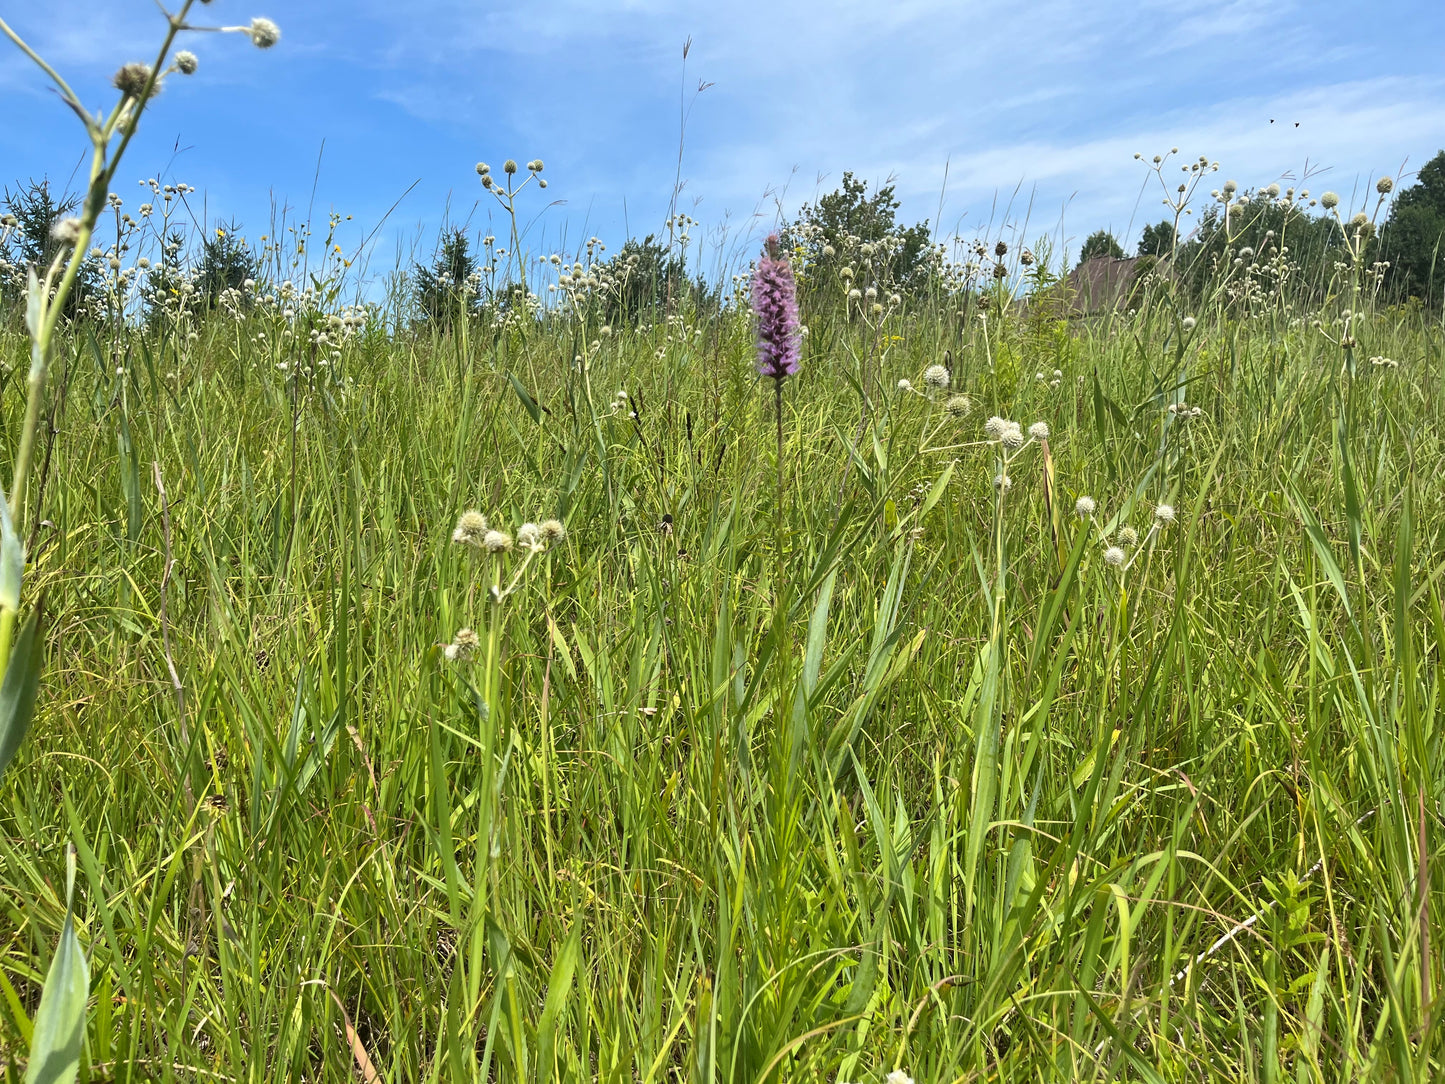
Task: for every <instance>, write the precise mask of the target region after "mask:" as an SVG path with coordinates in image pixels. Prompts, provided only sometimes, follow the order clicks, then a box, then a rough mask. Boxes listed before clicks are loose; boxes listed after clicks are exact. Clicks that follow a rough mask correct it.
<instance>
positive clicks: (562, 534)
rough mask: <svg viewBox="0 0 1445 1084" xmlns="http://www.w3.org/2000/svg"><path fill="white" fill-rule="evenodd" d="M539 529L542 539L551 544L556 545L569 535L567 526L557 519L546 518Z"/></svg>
mask: <svg viewBox="0 0 1445 1084" xmlns="http://www.w3.org/2000/svg"><path fill="white" fill-rule="evenodd" d="M537 530H538V531H539V532H541V535H542V541H543V542H545V543H547V545H549V546H555V545H557V544H558V543H559V542H561V541H563V540H564V539H565V538H566V537H567V528H566V527H564V526H562V521H561V520H557V519H544V520H543V521H542V522H541V524H540V525H539V526H538V528H537Z"/></svg>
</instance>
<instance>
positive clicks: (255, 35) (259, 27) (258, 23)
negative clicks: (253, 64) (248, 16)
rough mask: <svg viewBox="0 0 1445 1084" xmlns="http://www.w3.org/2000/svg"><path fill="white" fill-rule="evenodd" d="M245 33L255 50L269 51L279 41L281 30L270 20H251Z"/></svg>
mask: <svg viewBox="0 0 1445 1084" xmlns="http://www.w3.org/2000/svg"><path fill="white" fill-rule="evenodd" d="M246 33H247V34H248V35H249V36H250V38H251V44H252V45H254V46H255V47H256V48H257V49H269V48H271V46H273V45H275V44H276V43H277V42H278V41H280V40H281V28H280V27H279V26H277V25H276V24H275V23H273V22H272V21H271V20H270V19H252V20H251V25H250V26H249V27H247V28H246Z"/></svg>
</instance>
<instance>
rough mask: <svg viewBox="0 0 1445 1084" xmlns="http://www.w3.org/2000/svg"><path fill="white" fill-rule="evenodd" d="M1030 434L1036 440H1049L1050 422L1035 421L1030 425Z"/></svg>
mask: <svg viewBox="0 0 1445 1084" xmlns="http://www.w3.org/2000/svg"><path fill="white" fill-rule="evenodd" d="M1029 436H1031V437H1033V438H1034V440H1048V439H1049V423H1048V422H1034V424H1033V425H1031V426H1029Z"/></svg>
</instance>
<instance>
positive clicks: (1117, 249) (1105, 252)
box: [1079, 230, 1124, 263]
mask: <svg viewBox="0 0 1445 1084" xmlns="http://www.w3.org/2000/svg"><path fill="white" fill-rule="evenodd" d="M1100 256H1108V257H1110V258H1111V259H1115V260H1118V259H1122V258H1123V256H1124V246H1123V245H1121V244H1119V239H1118V238H1117V237H1115V236H1114V235H1113V234H1112V233H1110V232H1109V231H1108V230H1095V231H1094V232H1093V233H1091V234H1089V237H1088V239H1087V240H1086V241H1085V242H1084V247H1083V248H1081V249H1080V250H1079V262H1080V263H1084V262H1086V261H1088V260H1095V259H1098V258H1099V257H1100Z"/></svg>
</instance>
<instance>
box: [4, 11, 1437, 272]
mask: <svg viewBox="0 0 1445 1084" xmlns="http://www.w3.org/2000/svg"><path fill="white" fill-rule="evenodd" d="M269 2H270V3H271V6H269V7H268V6H266V5H265V4H257V5H252V4H249V3H248V4H241V3H240V2H239V0H215V2H214V3H211V4H208V5H206V6H204V7H202V6H199V5H198V6H197V8H196V15H197V19H196V20H195V21H200V20H201V19H205V20H213V21H214V22H216V23H220V24H226V23H244V22H247V21H249V19H250V17H251V16H253V15H265V16H269V17H271V18H273V19H275V20H276V22H278V23H279V24H280V26H281V29H282V33H283V37H282V40H281V43H280V44H279V45H278V46H276V48H274V49H271V50H269V51H267V52H262V51H258V50H256V49H254V48H252V47H251V46H250V45H249V44H248V43H247V42H246V40H245V39H244V38H242V37H240V36H239V35H214V34H202V35H193V36H191V37H190V38H189V39H188V40H187V41H186V42H185V43H184V44H185V45H186V46H187V47H189V48H191V49H192V50H193V51H195V52H196V53H197V54H198V55H199V56H200V60H201V69H200V72H199V73H198V74H197V75H196V76H194V77H193V78H190V79H180V78H174V79H172V81H171V83H170V85H168V86H167V87H166V89H165V92H164V94H163V95H162V97H161V98H160V99H159V100H157V101H156V102H155V104H154V105H153V106H152V109H151V112H150V115H149V116H148V117H147V118H146V120H145V123H144V125H143V131H142V137H141V138H140V139H138V141H137V143H136V145H135V146H133V148H132V150H131V151H130V152H129V153H128V155H127V160H126V163H125V164H124V165H123V166H122V168H121V175H122V176H123V177H125V178H126V181H125V182H124V183H121V184H117V186H116V187H117V190H118V191H119V192H120V194H121V195H122V196H124V197H127V198H128V199H131V200H133V201H135V202H139V198H140V189H139V188H138V187H136V181H137V180H138V179H139V178H141V177H149V176H157V177H162V179H165V180H179V181H185V182H187V183H189V184H192V185H195V186H196V188H197V189H198V190H199V191H198V194H197V197H195V199H196V200H197V202H198V206H199V205H200V204H199V201H200V199H201V197H204V206H205V208H206V210H207V212H208V213H209V214H210V215H211V216H213V217H214V216H217V215H219V216H222V217H225V218H230V217H233V216H234V217H235V218H238V219H240V220H241V221H242V222H243V223H244V224H245V225H246V226H247V227H248V230H247V232H250V233H256V232H260V230H261V229H262V228H264V223H265V221H266V220H267V219H269V216H270V207H271V206H272V203H273V201H276V202H277V203H284V204H286V205H289V206H290V207H292V208H296V209H298V210H299V211H300V212H302V213H303V214H304V212H305V211H306V209H307V207H308V206H309V205H313V204H312V200H313V196H312V193H313V187H314V192H315V195H314V209H315V216H316V219H317V220H318V221H324V217H325V213H326V211H328V210H330V209H332V208H334V209H335V210H337V211H339V212H341V213H343V214H351V215H353V216H354V219H353V221H352V222H351V223H348V224H347V227H346V228H347V229H348V230H350V231H351V234H352V235H351V236H344V237H343V242H344V243H346V244H348V246H349V245H350V244H352V243H354V242H356V241H358V240H359V239H360V238H361V237H362V236H363V235H364V233H366V232H368V231H370V230H371V229H372V228H373V227H375V226H376V225H377V224H378V223H380V222H381V220H382V217H383V216H384V215H385V213H386V212H387V210H388V208H389V207H391V206H392V205H393V204H394V203H395V202H396V201H397V199H398V198H399V197H401V196H402V194H403V193H404V192H406V191H407V189H408V188H409V187H410V186H412V185H413V183H414V182H418V183H416V184H415V187H414V188H411V191H410V193H409V194H408V195H406V197H405V199H403V200H402V202H401V204H400V206H399V207H398V208H397V209H396V211H395V212H394V213H393V214H392V217H391V218H390V219H389V220H388V222H387V223H386V225H385V227H384V228H383V229H382V230H381V232H380V233H379V234H378V238H379V247H378V249H377V251H376V253H375V255H374V256H373V258H372V261H371V262H372V265H373V266H374V267H377V268H389V267H391V266H393V265H394V264H395V262H396V260H397V259H398V255H400V257H401V258H402V259H406V258H410V256H411V255H412V254H414V253H415V254H417V255H423V254H425V253H426V252H428V251H430V247H431V245H432V243H433V240H434V238H435V234H436V230H437V228H438V226H439V225H440V224H441V223H442V222H443V221H452V222H460V221H469V222H470V223H471V224H473V225H476V226H485V223H486V216H487V214H488V213H489V210H491V209H492V208H489V204H488V202H487V201H486V200H485V198H484V193H483V192H482V191H481V188H480V185H479V184H478V182H477V177H476V174H475V173H474V172H473V166H474V164H475V163H476V162H477V161H478V160H483V159H484V160H486V161H488V162H490V163H491V164H492V165H493V168H494V169H497V168H499V167H500V164H501V162H502V160H503V159H505V158H508V157H512V158H515V159H517V160H518V161H521V162H525V161H527V160H528V159H530V158H533V157H541V158H542V159H544V160H545V162H546V166H547V168H546V173H545V176H546V177H547V178H548V180H549V182H550V185H549V188H548V190H547V191H546V192H545V193H544V192H537V191H529V193H528V197H529V198H528V199H526V200H524V219H525V220H526V221H528V222H532V223H533V225H532V227H531V228H532V232H531V233H530V234H529V237H528V247H529V248H530V249H531V250H532V251H533V252H534V253H536V252H542V251H550V250H551V249H552V248H554V247H561V243H562V241H563V240H564V239H566V240H567V242H568V243H569V247H575V244H576V242H578V241H580V240H585V238H586V237H587V236H589V235H592V234H596V235H598V236H600V237H601V238H602V239H603V240H604V241H606V242H607V243H608V244H609V245H610V246H612V247H613V248H616V247H617V246H619V245H620V243H621V241H622V240H623V239H624V238H625V236H626V235H627V233H628V232H629V231H630V232H631V233H633V234H641V233H645V232H649V231H656V230H659V229H660V227H661V224H662V221H663V219H664V218H665V216H666V214H667V208H668V204H669V200H670V198H671V195H672V190H673V184H674V178H675V177H676V175H677V159H678V144H679V113H680V109H681V108H682V107H683V106H684V105H688V106H690V109H691V111H690V114H689V118H688V122H687V129H686V140H685V143H684V145H683V156H682V169H681V175H682V179H683V182H684V186H683V189H682V195H681V199H680V203H679V209H681V210H684V211H687V212H688V213H689V214H691V215H692V216H693V217H694V218H696V219H698V220H700V221H701V222H702V223H703V224H704V227H705V229H704V230H702V231H695V236H699V237H704V238H705V239H706V248H707V250H708V251H721V252H723V253H725V254H728V255H730V256H731V257H732V258H734V259H735V258H737V255H738V254H739V253H744V254H746V253H749V252H751V246H752V238H754V237H756V236H757V235H759V234H761V232H762V231H764V230H765V229H766V228H767V227H768V226H769V225H770V224H772V223H773V222H775V221H776V219H777V217H778V215H779V214H780V213H785V214H790V213H792V212H794V211H795V210H796V208H797V207H798V205H799V204H800V203H801V202H803V201H804V200H808V199H811V198H814V197H815V196H816V195H818V194H819V193H821V192H826V191H829V190H831V189H832V188H833V187H836V184H837V181H838V178H839V177H840V175H841V173H842V171H843V170H845V169H851V170H853V171H854V172H855V173H857V174H858V175H860V176H863V177H866V178H869V179H871V180H874V181H878V180H884V179H887V178H892V179H893V180H894V181H895V183H896V185H897V192H898V194H899V196H900V197H901V198H902V200H903V209H902V212H901V216H902V217H904V218H905V219H907V220H909V221H913V220H917V219H923V218H928V219H931V220H933V221H935V222H937V223H940V224H941V226H942V230H943V232H944V233H953V232H958V233H961V234H964V235H972V234H973V233H975V232H977V231H980V230H983V229H986V228H989V229H991V232H992V233H995V234H996V233H998V232H999V230H1000V228H1001V225H1002V223H1003V222H1004V220H1005V219H1008V220H1010V221H1011V222H1012V223H1014V224H1015V225H1014V226H1012V227H1010V228H1009V229H1010V230H1013V229H1018V228H1020V227H1019V225H1018V224H1019V223H1021V222H1022V220H1024V219H1025V218H1027V226H1026V239H1027V240H1032V239H1033V238H1035V237H1036V236H1038V235H1039V234H1042V233H1046V232H1047V233H1051V234H1052V235H1053V236H1054V237H1055V238H1056V239H1059V238H1062V239H1063V240H1064V241H1066V242H1067V243H1068V244H1069V245H1070V247H1071V248H1072V249H1073V250H1074V251H1077V249H1078V246H1079V243H1080V241H1081V240H1082V238H1083V237H1084V236H1085V235H1086V234H1087V233H1089V232H1090V231H1092V230H1093V229H1096V228H1099V227H1109V228H1112V229H1113V230H1114V231H1115V232H1116V233H1118V234H1120V235H1121V236H1123V235H1125V234H1129V235H1131V236H1137V233H1138V230H1139V228H1140V227H1141V226H1142V225H1143V224H1144V223H1146V222H1149V221H1154V220H1157V219H1159V218H1161V217H1163V210H1164V209H1163V208H1162V207H1161V206H1160V198H1161V195H1162V193H1161V191H1160V190H1159V188H1158V186H1157V182H1156V183H1155V185H1154V187H1152V188H1144V190H1143V194H1142V195H1141V188H1143V186H1144V182H1145V179H1146V177H1145V173H1146V171H1145V170H1144V168H1143V167H1142V166H1141V164H1140V163H1139V162H1137V161H1135V160H1134V157H1133V155H1134V152H1136V151H1138V152H1142V153H1143V154H1144V156H1145V159H1146V160H1147V159H1148V158H1151V157H1152V156H1153V155H1154V154H1156V153H1161V152H1163V151H1167V150H1168V149H1169V148H1170V147H1174V146H1177V147H1178V148H1179V149H1180V151H1181V154H1182V156H1183V158H1184V160H1185V161H1188V160H1190V158H1191V157H1197V156H1199V155H1201V154H1204V155H1208V156H1209V157H1210V158H1211V159H1214V160H1217V161H1219V162H1220V164H1221V171H1220V175H1219V177H1218V181H1222V180H1223V179H1224V178H1225V177H1226V176H1227V177H1233V178H1235V179H1237V180H1238V181H1239V182H1240V184H1241V185H1245V186H1248V185H1254V184H1259V185H1263V184H1268V183H1269V182H1271V181H1276V180H1282V181H1284V182H1285V183H1288V182H1289V179H1291V178H1293V179H1297V178H1299V177H1300V176H1301V175H1302V174H1304V172H1305V170H1306V168H1308V169H1309V170H1310V171H1311V173H1312V175H1311V176H1310V178H1309V180H1308V181H1307V182H1306V183H1307V185H1308V187H1310V188H1311V189H1313V190H1315V191H1322V190H1324V189H1325V188H1333V189H1335V190H1337V191H1339V192H1340V193H1341V194H1342V195H1344V196H1345V197H1346V199H1347V200H1348V198H1349V196H1350V194H1351V193H1352V192H1357V193H1358V200H1359V201H1363V200H1364V199H1365V195H1364V192H1365V190H1366V189H1367V188H1368V186H1369V185H1370V184H1371V183H1372V182H1373V179H1374V178H1375V177H1376V176H1378V175H1379V174H1382V173H1390V174H1396V173H1398V172H1399V171H1401V169H1402V168H1403V169H1404V170H1405V171H1407V172H1408V171H1409V170H1412V169H1414V168H1418V166H1420V165H1421V164H1422V163H1423V162H1425V161H1427V160H1428V159H1429V158H1430V157H1431V156H1433V155H1434V154H1435V153H1436V152H1437V151H1438V150H1440V149H1442V148H1445V67H1442V65H1441V62H1440V61H1441V51H1440V50H1441V44H1440V43H1441V42H1445V4H1442V3H1439V2H1438V0H1403V2H1400V3H1396V4H1394V5H1390V6H1382V7H1379V8H1377V9H1375V12H1376V13H1370V12H1366V10H1365V9H1363V8H1361V7H1360V6H1359V5H1358V4H1346V3H1343V2H1338V0H1314V2H1310V3H1304V2H1300V3H1296V2H1293V0H1250V2H1238V0H1209V2H1203V0H1128V2H1117V3H1104V2H1082V0H1037V2H1034V3H1017V2H1011V3H1002V2H996V0H973V2H969V3H963V2H937V0H891V2H885V0H872V2H869V3H860V2H854V0H830V2H823V0H734V2H729V3H719V2H716V0H712V2H706V3H703V2H695V0H682V2H664V0H612V2H602V0H553V2H548V0H528V2H522V0H516V2H513V3H510V4H500V3H490V2H485V0H481V2H479V0H470V2H465V0H408V2H405V3H395V2H391V3H388V2H383V0H350V2H348V3H344V4H343V3H338V2H334V0H316V2H310V3H307V2H295V3H289V4H276V3H274V0H269ZM0 16H3V18H5V19H6V20H7V21H8V22H10V23H11V25H12V26H13V27H14V28H15V29H16V31H17V32H19V33H20V34H21V35H22V36H24V37H26V38H27V39H28V40H29V41H30V43H31V44H32V45H33V46H34V47H35V48H36V49H37V50H38V51H40V52H41V53H42V54H44V55H45V56H46V57H47V58H49V59H50V60H52V61H53V62H54V64H55V65H56V66H57V68H59V69H60V70H61V71H62V73H63V74H65V75H66V76H67V77H68V78H70V79H71V81H72V85H74V86H75V87H76V89H77V91H78V92H79V93H80V94H81V95H82V97H83V98H84V99H85V100H86V101H87V102H88V103H90V104H92V106H93V107H94V108H97V109H98V108H100V107H102V106H108V105H109V104H110V102H111V101H112V100H113V92H112V91H111V90H110V89H109V87H108V76H109V74H110V73H111V72H112V71H113V70H114V69H115V68H116V66H118V65H119V64H120V63H122V62H125V61H128V60H134V59H141V58H145V57H147V56H149V55H150V53H151V51H152V49H153V48H154V44H155V42H156V41H157V40H158V29H159V19H158V16H157V13H156V10H155V7H154V4H153V2H152V0H49V2H48V3H45V4H39V3H36V2H34V0H20V2H14V0H0ZM689 38H691V40H692V47H691V52H690V54H689V56H688V59H687V62H686V67H685V68H684V65H683V59H682V45H683V42H684V41H685V40H687V39H689ZM0 47H4V51H0V117H3V118H4V120H3V123H0V183H4V182H10V181H13V180H15V179H21V178H26V177H30V176H38V175H41V174H48V175H49V176H51V177H52V178H54V179H56V180H58V181H62V182H63V181H65V180H66V179H67V178H70V177H72V175H73V174H74V172H75V170H76V168H77V166H78V164H79V162H80V158H81V150H82V147H81V143H80V142H79V138H80V136H81V133H80V130H79V127H78V125H77V124H76V122H75V121H74V119H73V118H72V117H70V116H69V115H68V113H67V112H66V110H65V109H64V107H63V106H62V105H61V104H60V102H59V101H58V99H57V98H56V97H55V95H54V94H53V93H51V92H50V91H49V90H47V89H46V87H45V84H44V82H43V79H42V78H41V77H40V75H39V73H38V72H37V71H36V70H35V69H34V68H33V67H31V66H30V65H29V63H28V61H26V60H25V59H24V58H23V57H21V56H20V55H19V54H18V53H17V52H15V51H14V50H13V49H11V48H9V46H8V43H5V42H3V41H0ZM700 81H707V82H710V83H711V84H712V85H711V86H710V87H709V88H708V89H706V90H704V91H702V92H701V93H696V88H697V86H698V84H699V82H700ZM1271 118H1273V119H1274V123H1273V124H1271V123H1270V120H1271ZM323 142H324V146H325V149H324V152H323V151H322V145H323ZM318 155H319V156H320V170H319V173H318V171H317V161H318ZM1315 170H1319V171H1321V172H1319V173H1318V174H1315V173H1313V171H1315ZM1296 183H1298V181H1297V180H1296ZM780 208H781V212H780ZM940 208H941V210H942V213H941V214H940ZM534 220H535V221H534ZM1006 235H1009V236H1012V233H1006Z"/></svg>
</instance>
